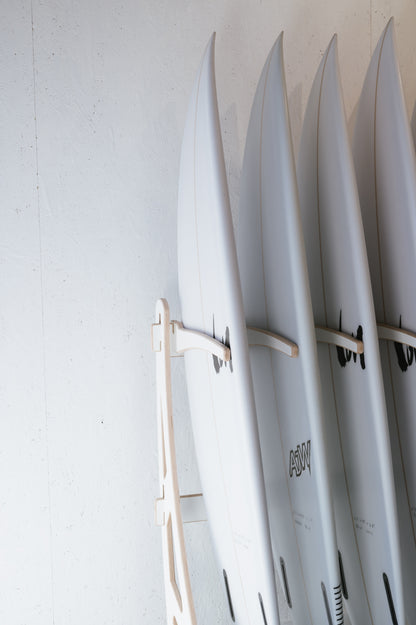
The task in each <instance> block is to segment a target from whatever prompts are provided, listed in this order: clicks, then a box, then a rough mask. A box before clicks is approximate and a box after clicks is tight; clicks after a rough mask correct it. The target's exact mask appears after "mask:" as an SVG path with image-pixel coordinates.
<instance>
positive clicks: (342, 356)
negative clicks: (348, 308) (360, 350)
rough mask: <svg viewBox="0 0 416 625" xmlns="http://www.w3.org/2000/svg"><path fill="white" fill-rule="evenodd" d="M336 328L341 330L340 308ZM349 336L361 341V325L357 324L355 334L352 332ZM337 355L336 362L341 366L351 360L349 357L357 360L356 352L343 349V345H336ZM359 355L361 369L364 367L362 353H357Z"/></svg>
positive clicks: (354, 360)
mask: <svg viewBox="0 0 416 625" xmlns="http://www.w3.org/2000/svg"><path fill="white" fill-rule="evenodd" d="M338 329H339V331H340V332H342V331H343V330H342V310H340V311H339V326H338ZM351 336H352V337H353V338H355V339H357V340H358V341H362V340H363V326H362V325H359V326H358V328H357V332H356V333H355V335H354V334H353V333H352V334H351ZM337 356H338V362H339V364H340V365H341V367H346V366H347V364H348V363H349V362H350V361H351V359H352V361H353V362H357V354H354V352H352V351H351V350H349V349H345V348H344V347H339V346H338V345H337ZM359 357H360V365H361V369H365V358H364V354H359Z"/></svg>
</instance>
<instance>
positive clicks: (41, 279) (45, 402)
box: [30, 0, 55, 625]
mask: <svg viewBox="0 0 416 625" xmlns="http://www.w3.org/2000/svg"><path fill="white" fill-rule="evenodd" d="M30 17H31V29H32V73H33V77H32V80H33V119H34V131H35V143H34V145H35V179H36V207H37V221H38V240H39V248H38V249H39V286H40V311H41V342H42V348H41V349H42V377H43V405H44V411H45V413H44V423H45V447H46V450H45V451H46V472H47V492H48V509H49V510H48V512H49V554H50V575H51V608H52V624H53V625H55V601H54V566H53V549H52V545H53V531H52V506H51V499H52V497H51V480H50V458H49V431H48V425H49V424H48V397H47V383H46V347H45V301H44V276H43V240H42V217H41V208H40V192H39V151H38V120H37V102H36V91H37V84H36V55H35V25H34V11H33V0H31V3H30Z"/></svg>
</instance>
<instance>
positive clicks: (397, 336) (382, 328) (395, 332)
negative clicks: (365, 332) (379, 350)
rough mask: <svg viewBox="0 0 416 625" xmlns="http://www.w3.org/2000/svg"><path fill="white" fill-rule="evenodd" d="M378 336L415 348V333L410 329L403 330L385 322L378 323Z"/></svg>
mask: <svg viewBox="0 0 416 625" xmlns="http://www.w3.org/2000/svg"><path fill="white" fill-rule="evenodd" d="M377 330H378V338H379V339H384V340H385V341H394V343H403V345H409V347H414V348H415V349H416V334H415V333H414V332H411V331H410V330H403V329H402V328H396V327H394V326H390V325H388V324H387V323H378V324H377Z"/></svg>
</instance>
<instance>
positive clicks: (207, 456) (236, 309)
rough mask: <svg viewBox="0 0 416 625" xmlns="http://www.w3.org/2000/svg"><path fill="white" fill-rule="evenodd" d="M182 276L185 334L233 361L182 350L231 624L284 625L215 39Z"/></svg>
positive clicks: (181, 217)
mask: <svg viewBox="0 0 416 625" xmlns="http://www.w3.org/2000/svg"><path fill="white" fill-rule="evenodd" d="M178 279H179V291H180V300H181V307H182V321H183V324H184V326H185V327H186V328H189V329H193V330H198V331H201V332H204V333H207V334H209V335H212V336H214V337H215V338H217V339H218V340H220V341H222V342H224V343H226V344H227V345H229V346H230V349H231V361H230V362H223V361H221V360H219V359H218V358H216V357H212V356H210V355H208V354H206V353H203V352H198V351H190V352H186V353H185V371H186V381H187V389H188V397H189V404H190V411H191V419H192V426H193V434H194V441H195V448H196V455H197V462H198V467H199V471H200V478H201V484H202V488H203V494H204V501H205V505H206V510H207V516H208V521H209V527H210V530H211V534H212V537H213V542H214V547H215V551H216V556H217V561H218V565H219V573H220V575H221V577H222V578H223V585H224V590H225V592H226V595H227V598H228V602H229V607H230V618H231V619H232V620H233V621H235V622H236V623H238V624H243V625H264V624H265V622H267V624H268V625H278V623H279V615H278V606H277V598H276V589H275V584H274V572H273V560H272V551H271V543H270V533H269V526H268V520H267V509H266V499H265V487H264V478H263V472H262V465H261V456H260V445H259V436H258V429H257V419H256V412H255V404H254V395H253V386H252V379H251V372H250V364H249V356H248V344H247V333H246V326H245V320H244V313H243V306H242V296H241V286H240V280H239V274H238V267H237V257H236V251H235V242H234V234H233V226H232V220H231V211H230V206H229V199H228V188H227V182H226V175H225V166H224V157H223V149H222V141H221V132H220V123H219V116H218V108H217V98H216V87H215V75H214V36H213V37H212V39H211V40H210V43H209V44H208V47H207V50H206V52H205V55H204V57H203V60H202V63H201V66H200V69H199V72H198V76H197V79H196V82H195V86H194V90H193V93H192V96H191V100H190V105H189V110H188V115H187V119H186V125H185V131H184V137H183V144H182V155H181V164H180V181H179V199H178Z"/></svg>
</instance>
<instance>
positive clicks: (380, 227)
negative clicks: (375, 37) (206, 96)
mask: <svg viewBox="0 0 416 625" xmlns="http://www.w3.org/2000/svg"><path fill="white" fill-rule="evenodd" d="M355 124H356V125H355V133H354V144H353V148H354V159H355V166H356V174H357V182H358V189H359V193H360V200H361V210H362V215H363V223H364V229H365V237H366V242H367V248H368V255H369V264H370V272H371V282H372V287H373V294H374V304H375V310H376V318H377V321H378V322H379V323H384V324H389V325H392V326H395V327H402V328H403V329H407V330H410V331H412V332H416V292H415V289H414V288H413V287H412V281H413V277H414V274H415V271H416V159H415V152H414V147H413V144H412V136H411V130H410V125H409V121H408V118H407V112H406V106H405V102H404V96H403V90H402V86H401V79H400V70H399V66H398V62H397V55H396V50H395V41H394V22H393V20H390V22H389V24H388V25H387V27H386V29H385V30H384V32H383V34H382V36H381V38H380V40H379V42H378V45H377V47H376V49H375V51H374V54H373V57H372V60H371V63H370V66H369V69H368V72H367V76H366V78H365V81H364V86H363V90H362V94H361V98H360V101H359V106H358V109H357V117H356V122H355ZM380 353H381V361H382V366H383V374H384V386H385V390H386V399H387V406H388V414H389V425H390V438H391V445H392V454H393V463H394V473H395V483H396V494H397V503H398V512H399V526H400V539H401V556H402V566H403V585H404V598H405V613H406V617H407V619H408V622H409V623H415V622H416V594H415V592H414V588H415V579H416V534H415V531H416V455H415V449H416V418H415V406H416V363H415V350H414V348H412V347H407V346H406V345H403V344H401V343H399V342H393V341H388V342H386V341H384V340H383V341H380Z"/></svg>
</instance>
